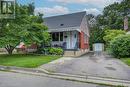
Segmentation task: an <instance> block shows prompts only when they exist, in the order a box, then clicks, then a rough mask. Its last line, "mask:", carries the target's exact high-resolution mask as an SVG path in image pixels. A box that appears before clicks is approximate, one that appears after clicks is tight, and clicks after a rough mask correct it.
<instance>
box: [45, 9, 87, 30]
mask: <svg viewBox="0 0 130 87" xmlns="http://www.w3.org/2000/svg"><path fill="white" fill-rule="evenodd" d="M85 16H86V12H85V11H84V12H78V13H72V14H65V15H59V16H52V17H46V18H44V24H45V25H46V26H48V28H49V30H55V29H58V30H59V29H65V28H74V27H80V25H81V22H82V20H83V18H84V17H85Z"/></svg>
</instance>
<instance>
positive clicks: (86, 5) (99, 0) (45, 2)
mask: <svg viewBox="0 0 130 87" xmlns="http://www.w3.org/2000/svg"><path fill="white" fill-rule="evenodd" d="M32 1H34V2H35V13H36V14H37V13H38V12H40V13H43V14H44V16H46V17H48V16H55V15H62V14H68V13H75V12H81V11H86V12H87V14H94V15H98V14H101V13H102V11H103V8H104V7H105V6H108V5H109V4H112V3H114V2H120V1H121V0H17V2H18V3H21V4H27V3H31V2H32Z"/></svg>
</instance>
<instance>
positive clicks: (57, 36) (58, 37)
mask: <svg viewBox="0 0 130 87" xmlns="http://www.w3.org/2000/svg"><path fill="white" fill-rule="evenodd" d="M52 41H63V32H57V33H52Z"/></svg>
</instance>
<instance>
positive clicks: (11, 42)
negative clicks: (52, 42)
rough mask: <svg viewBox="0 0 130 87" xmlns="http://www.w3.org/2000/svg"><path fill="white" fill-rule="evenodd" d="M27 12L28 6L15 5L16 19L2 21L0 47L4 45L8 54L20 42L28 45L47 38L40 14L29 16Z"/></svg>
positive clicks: (44, 40)
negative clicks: (3, 24)
mask: <svg viewBox="0 0 130 87" xmlns="http://www.w3.org/2000/svg"><path fill="white" fill-rule="evenodd" d="M28 12H29V11H28V6H25V5H16V19H14V20H10V21H9V20H8V21H3V22H5V26H4V27H2V30H1V32H2V35H1V37H0V47H5V49H6V50H7V52H8V53H9V54H12V52H13V50H14V49H15V47H16V46H17V45H18V44H19V43H20V42H24V43H25V44H26V45H27V46H28V45H31V44H33V43H35V44H37V45H40V44H41V43H42V42H47V41H48V40H49V33H48V32H47V29H48V28H47V27H46V26H45V25H43V22H42V21H41V15H38V16H34V15H31V16H30V14H29V13H28Z"/></svg>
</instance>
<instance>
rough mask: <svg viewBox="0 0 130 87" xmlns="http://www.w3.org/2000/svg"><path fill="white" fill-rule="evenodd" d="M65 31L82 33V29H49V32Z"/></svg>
mask: <svg viewBox="0 0 130 87" xmlns="http://www.w3.org/2000/svg"><path fill="white" fill-rule="evenodd" d="M64 31H78V32H81V30H80V27H68V28H57V29H49V30H48V32H64Z"/></svg>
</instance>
